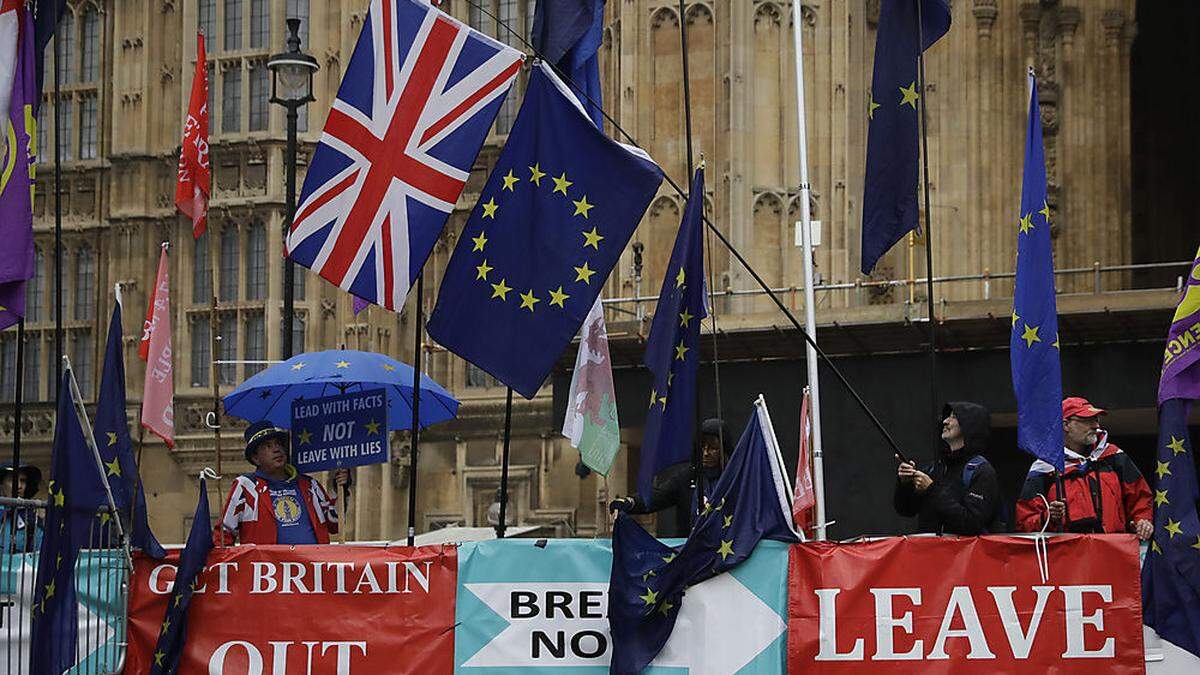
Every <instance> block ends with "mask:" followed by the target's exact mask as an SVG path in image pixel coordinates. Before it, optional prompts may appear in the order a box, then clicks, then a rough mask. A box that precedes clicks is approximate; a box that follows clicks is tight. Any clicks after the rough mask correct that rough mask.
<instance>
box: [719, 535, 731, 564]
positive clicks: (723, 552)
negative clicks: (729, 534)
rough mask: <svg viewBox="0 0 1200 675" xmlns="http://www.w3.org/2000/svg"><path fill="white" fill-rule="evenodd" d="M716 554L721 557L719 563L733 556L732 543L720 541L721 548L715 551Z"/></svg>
mask: <svg viewBox="0 0 1200 675" xmlns="http://www.w3.org/2000/svg"><path fill="white" fill-rule="evenodd" d="M717 554H718V555H720V556H721V561H722V562H724V561H725V559H726V558H728V557H729V556H731V555H733V542H732V541H725V540H724V539H722V540H721V548H719V549H717Z"/></svg>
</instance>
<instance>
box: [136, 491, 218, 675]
mask: <svg viewBox="0 0 1200 675" xmlns="http://www.w3.org/2000/svg"><path fill="white" fill-rule="evenodd" d="M212 548H213V537H212V525H211V521H210V519H209V515H208V487H207V486H206V485H205V483H204V477H203V476H201V477H200V498H199V500H198V501H197V502H196V516H195V517H194V518H193V519H192V529H191V531H190V532H188V538H187V544H186V545H185V546H184V547H183V552H182V553H180V554H179V568H178V571H177V572H176V573H175V585H174V587H173V588H172V589H171V597H170V599H169V600H168V601H167V611H166V616H164V617H163V623H162V630H160V631H159V634H158V644H156V645H155V647H154V655H153V661H152V663H151V664H150V673H151V675H160V673H174V672H176V671H177V670H178V668H179V659H180V657H182V656H183V648H184V645H185V644H186V642H187V613H188V607H189V606H190V605H191V603H192V594H193V593H195V592H196V577H197V576H199V575H200V572H201V571H202V570H203V569H204V565H205V563H206V562H208V553H209V551H211V550H212Z"/></svg>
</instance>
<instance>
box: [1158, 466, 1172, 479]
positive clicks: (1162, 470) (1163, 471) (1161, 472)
mask: <svg viewBox="0 0 1200 675" xmlns="http://www.w3.org/2000/svg"><path fill="white" fill-rule="evenodd" d="M1154 473H1155V474H1156V475H1157V476H1158V479H1159V480H1162V477H1163V476H1169V475H1171V463H1170V462H1162V461H1160V462H1158V466H1157V467H1155V469H1154Z"/></svg>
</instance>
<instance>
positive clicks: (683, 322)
mask: <svg viewBox="0 0 1200 675" xmlns="http://www.w3.org/2000/svg"><path fill="white" fill-rule="evenodd" d="M694 318H696V317H694V316H692V313H691V312H689V311H687V308H686V307H684V308H683V311H682V312H680V313H679V325H680V326H681V327H683V328H687V327H688V324H689V323H691V322H692V319H694Z"/></svg>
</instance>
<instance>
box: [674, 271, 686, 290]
mask: <svg viewBox="0 0 1200 675" xmlns="http://www.w3.org/2000/svg"><path fill="white" fill-rule="evenodd" d="M684 276H685V275H684V273H683V268H682V267H680V268H679V274H676V275H675V288H679V287H680V286H683V280H684Z"/></svg>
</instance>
